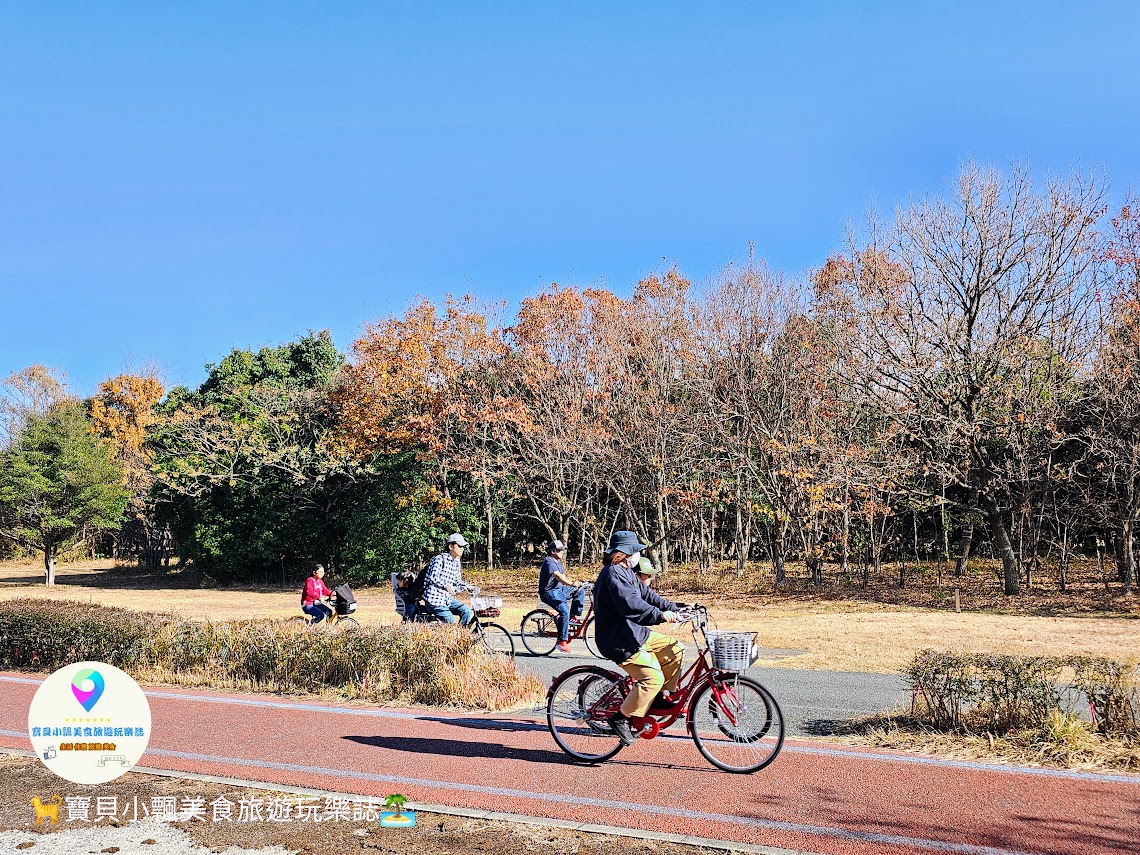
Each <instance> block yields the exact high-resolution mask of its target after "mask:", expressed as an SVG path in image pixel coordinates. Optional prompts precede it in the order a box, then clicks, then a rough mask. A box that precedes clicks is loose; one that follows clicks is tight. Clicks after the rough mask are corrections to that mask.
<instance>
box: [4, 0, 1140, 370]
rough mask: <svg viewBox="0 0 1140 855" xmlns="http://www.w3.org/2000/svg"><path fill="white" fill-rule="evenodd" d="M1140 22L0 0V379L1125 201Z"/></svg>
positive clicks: (1081, 14)
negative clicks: (939, 217) (1076, 200)
mask: <svg viewBox="0 0 1140 855" xmlns="http://www.w3.org/2000/svg"><path fill="white" fill-rule="evenodd" d="M1137 33H1140V4H1136V3H1132V2H1119V3H1099V4H1098V3H1071V2H1067V3H1036V2H1035V3H1028V2H1027V3H1021V4H1012V3H1010V4H1007V3H1000V2H992V0H991V2H985V3H962V2H955V3H942V4H927V3H914V2H898V3H827V2H817V3H812V4H798V3H760V2H754V3H730V2H717V3H685V4H680V3H662V2H652V3H651V2H639V3H620V2H619V3H613V2H609V3H557V4H556V3H538V2H528V3H508V2H503V1H502V0H499V1H498V2H494V3H491V2H485V3H474V2H473V3H467V4H433V3H424V2H417V3H411V2H409V3H406V4H400V5H398V6H395V5H388V4H382V3H378V2H362V3H350V2H343V1H342V2H319V3H318V2H314V3H291V2H267V3H245V2H243V3H232V2H215V3H211V2H193V3H174V4H170V3H168V4H154V3H112V4H95V3H89V2H83V3H73V4H65V3H52V4H45V3H24V4H16V3H5V4H3V6H0V165H2V172H0V175H2V179H0V293H2V296H3V300H2V302H0V313H2V315H0V317H3V323H2V326H0V376H3V375H6V374H8V373H9V372H10V371H13V370H17V369H19V368H21V367H23V366H25V365H27V364H29V363H31V362H45V363H49V364H53V365H57V366H59V367H61V368H63V369H65V370H66V371H67V372H68V373H69V375H70V376H71V377H72V379H73V381H74V385H75V386H76V387H77V389H78V391H80V392H81V393H89V392H90V391H92V389H93V387H94V385H95V384H96V383H98V381H99V380H101V379H103V378H104V377H106V376H109V375H111V374H114V373H117V372H119V371H120V370H122V369H123V368H124V367H128V366H130V365H134V366H136V367H137V366H138V365H140V364H142V363H145V362H156V363H158V364H159V365H160V366H161V367H162V368H163V370H164V372H165V375H166V377H167V379H168V380H169V381H170V382H175V383H177V382H182V383H197V382H200V380H201V379H202V378H203V376H204V371H203V367H202V366H203V364H204V363H206V362H213V361H216V360H218V359H219V358H220V357H221V356H223V355H224V354H225V353H227V352H228V351H229V350H230V348H232V347H235V346H239V347H258V346H262V345H265V344H272V343H276V342H280V341H285V340H288V339H290V338H293V337H295V336H296V335H298V334H299V333H303V332H304V331H306V330H308V329H321V328H326V327H327V328H331V329H332V331H333V334H334V336H335V339H336V341H337V343H338V345H340V346H341V347H342V348H344V347H347V346H348V344H349V343H350V342H351V340H352V339H353V338H354V337H355V336H356V334H357V333H358V332H359V330H360V328H361V325H362V324H363V323H364V322H366V321H369V320H375V319H377V318H379V317H381V316H384V315H387V314H392V313H398V312H402V311H403V309H404V308H405V306H406V305H407V304H408V302H409V301H410V300H411V298H412V297H413V296H414V295H417V294H422V295H424V296H427V297H429V298H432V299H439V298H441V297H442V296H443V295H444V294H445V293H447V292H449V291H450V292H453V293H463V292H466V291H472V292H474V293H477V294H479V295H481V296H484V297H487V298H503V299H506V300H508V301H510V302H511V303H512V304H515V303H517V301H518V299H519V298H520V297H522V296H524V295H526V294H528V293H533V292H534V291H535V290H537V289H538V288H539V287H541V286H542V285H543V284H545V283H549V282H551V281H558V282H563V283H577V284H583V285H586V284H604V285H606V286H608V287H610V288H612V289H613V290H615V291H617V292H619V293H628V291H629V288H630V286H631V284H632V283H633V282H635V281H636V280H637V279H639V278H640V277H641V276H643V275H644V274H645V273H647V272H649V271H651V270H654V269H660V268H661V267H662V266H663V264H664V260H668V261H669V262H674V261H675V262H676V263H677V264H679V265H680V267H681V269H682V270H683V271H684V272H685V273H687V274H688V275H690V276H691V277H692V278H694V279H697V280H700V279H702V278H704V277H707V276H709V275H711V274H713V273H714V272H715V271H716V270H718V269H719V268H720V267H721V266H722V265H724V264H725V263H726V262H728V261H730V260H732V259H740V258H741V257H742V256H743V255H744V254H745V252H746V251H747V244H748V241H750V240H751V241H754V242H755V244H756V248H757V253H758V254H759V255H761V256H762V257H765V258H767V259H768V260H769V261H770V263H772V264H773V265H774V266H776V267H777V268H781V269H784V270H787V271H789V272H796V271H802V270H805V269H807V268H809V267H811V266H812V265H815V264H818V263H819V262H820V261H821V260H822V259H823V258H824V257H825V256H826V254H827V253H828V251H829V250H830V249H832V248H834V247H836V246H838V245H839V243H840V242H841V240H842V237H843V232H844V227H845V224H846V223H847V222H848V221H849V220H851V219H859V218H861V217H862V216H863V214H864V212H865V211H866V209H867V208H868V206H870V205H872V204H875V205H877V206H878V207H879V208H881V209H885V210H890V209H891V208H892V207H893V206H894V205H895V203H896V202H898V201H900V200H905V199H906V198H907V197H908V196H911V195H924V194H927V193H930V192H939V191H942V190H944V189H945V188H946V187H947V186H948V183H949V181H950V179H951V178H952V177H953V175H954V173H955V172H956V171H957V169H958V167H959V164H960V163H961V162H962V161H963V160H965V159H967V158H974V159H977V160H982V161H986V162H993V163H996V164H998V165H1002V166H1004V165H1007V164H1009V163H1010V162H1011V161H1013V160H1015V159H1029V160H1030V161H1031V163H1032V165H1033V167H1034V169H1035V171H1036V172H1037V173H1038V174H1044V173H1045V172H1046V171H1047V170H1066V169H1067V168H1068V167H1069V166H1070V165H1071V164H1076V165H1081V166H1084V167H1096V168H1100V169H1102V170H1103V171H1104V172H1105V173H1106V174H1107V177H1108V179H1109V181H1110V183H1111V186H1112V188H1113V192H1114V195H1115V198H1119V196H1120V194H1122V193H1123V191H1124V190H1125V189H1126V188H1129V187H1131V188H1134V189H1140V109H1138V108H1140V65H1138V63H1137V59H1136V57H1137Z"/></svg>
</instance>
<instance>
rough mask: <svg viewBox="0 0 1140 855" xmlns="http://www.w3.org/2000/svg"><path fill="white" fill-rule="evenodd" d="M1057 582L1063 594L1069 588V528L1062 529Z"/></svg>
mask: <svg viewBox="0 0 1140 855" xmlns="http://www.w3.org/2000/svg"><path fill="white" fill-rule="evenodd" d="M1057 575H1058V581H1059V582H1060V584H1061V593H1062V594H1063V593H1065V592H1066V591H1067V590H1068V587H1069V527H1068V526H1067V525H1066V526H1065V527H1064V533H1063V534H1062V535H1061V566H1060V568H1059V569H1058V573H1057Z"/></svg>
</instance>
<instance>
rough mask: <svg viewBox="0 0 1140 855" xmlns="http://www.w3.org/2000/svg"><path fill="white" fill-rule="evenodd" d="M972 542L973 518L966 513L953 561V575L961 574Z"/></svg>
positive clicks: (968, 556) (968, 559) (968, 558)
mask: <svg viewBox="0 0 1140 855" xmlns="http://www.w3.org/2000/svg"><path fill="white" fill-rule="evenodd" d="M973 543H974V518H973V517H972V516H970V515H968V514H967V516H966V525H965V526H964V527H963V528H962V539H961V541H960V542H959V544H958V560H957V561H956V562H954V575H955V576H962V575H964V574H965V572H966V565H967V564H968V563H969V561H970V547H971V545H973Z"/></svg>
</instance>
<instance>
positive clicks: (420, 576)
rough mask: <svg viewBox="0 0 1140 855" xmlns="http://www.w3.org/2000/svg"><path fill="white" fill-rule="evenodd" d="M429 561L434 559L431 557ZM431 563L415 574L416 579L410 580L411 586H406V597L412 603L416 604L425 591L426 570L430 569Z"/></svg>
mask: <svg viewBox="0 0 1140 855" xmlns="http://www.w3.org/2000/svg"><path fill="white" fill-rule="evenodd" d="M431 561H435V558H434V557H433V558H432V559H431ZM431 561H429V562H428V563H427V564H425V565H424V566H423V567H421V568H420V572H419V573H417V574H416V578H415V579H413V580H412V584H410V585H408V593H407V596H408V597H410V598H411V600H412V602H413V603H414V602H418V601H419V599H420V598H421V597H422V596H423V595H424V591H425V590H426V589H427V574H428V568H429V567H431Z"/></svg>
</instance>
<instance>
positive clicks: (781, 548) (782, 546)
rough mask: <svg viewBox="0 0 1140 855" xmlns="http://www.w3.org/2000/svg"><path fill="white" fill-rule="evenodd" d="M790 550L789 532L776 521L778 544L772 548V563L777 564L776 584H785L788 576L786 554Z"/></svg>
mask: <svg viewBox="0 0 1140 855" xmlns="http://www.w3.org/2000/svg"><path fill="white" fill-rule="evenodd" d="M787 551H788V542H787V533H786V531H785V529H784V528H783V526H781V525H780V523H779V522H777V523H776V545H775V548H774V549H773V550H772V552H773V555H772V563H773V564H775V566H776V584H777V585H780V584H783V583H784V582H785V581H786V580H787V578H788V575H787V568H785V567H784V555H785V554H786V553H787Z"/></svg>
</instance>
